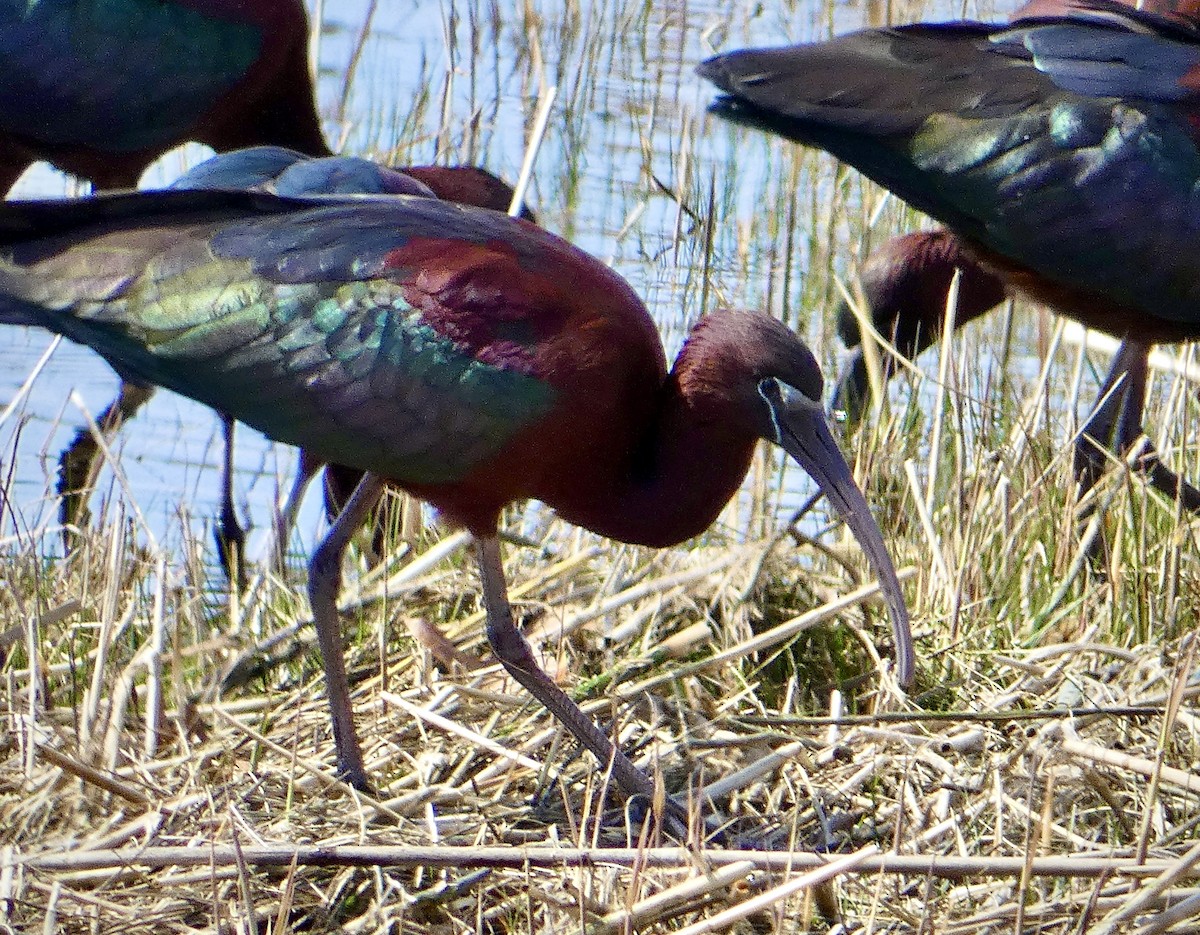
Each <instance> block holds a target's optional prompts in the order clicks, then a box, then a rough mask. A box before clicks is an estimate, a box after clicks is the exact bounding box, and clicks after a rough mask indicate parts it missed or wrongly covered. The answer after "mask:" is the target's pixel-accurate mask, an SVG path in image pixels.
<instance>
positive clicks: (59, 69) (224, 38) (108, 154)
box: [0, 0, 329, 571]
mask: <svg viewBox="0 0 1200 935" xmlns="http://www.w3.org/2000/svg"><path fill="white" fill-rule="evenodd" d="M308 37H309V26H308V14H307V12H306V10H305V7H304V3H303V2H302V0H258V2H255V3H240V2H231V0H117V2H113V3H94V2H89V0H38V2H36V3H5V4H2V5H0V191H7V190H8V189H9V188H11V187H12V185H13V183H14V182H15V181H16V180H17V178H18V177H19V176H20V175H21V173H23V172H24V171H25V169H27V168H28V167H29V166H30V165H31V164H32V163H34V162H36V161H38V160H45V161H47V162H50V163H51V164H53V165H54V166H55V167H57V168H58V169H61V170H62V171H63V172H67V173H70V174H71V175H75V176H77V177H79V178H81V179H86V180H88V181H90V182H92V184H93V185H94V186H95V187H97V188H101V189H108V188H134V187H135V186H136V185H137V183H138V179H139V178H140V177H141V175H142V172H143V171H144V170H145V169H146V167H147V166H148V165H149V164H150V163H151V162H153V161H154V160H155V159H157V158H158V157H159V156H161V155H162V154H163V153H165V152H166V151H167V150H170V149H173V148H175V147H176V146H179V145H181V144H182V143H186V142H188V141H195V142H199V143H206V144H207V145H209V146H211V147H213V148H214V149H216V150H219V151H220V150H228V149H239V148H242V147H248V146H258V145H262V144H274V145H277V146H286V147H290V148H292V149H295V150H299V151H300V152H303V153H305V154H308V155H312V156H322V155H328V154H329V148H328V146H326V144H325V138H324V136H323V135H322V134H321V123H320V119H319V118H318V115H317V109H316V102H315V99H314V93H313V82H312V77H311V74H310V69H309V64H308ZM152 392H153V391H152V390H151V389H150V388H149V387H147V386H139V385H137V384H136V383H122V385H121V389H120V391H119V393H118V395H117V398H116V399H115V400H114V401H113V402H112V403H111V404H110V405H109V406H108V407H107V408H106V409H105V410H104V412H103V413H102V414H101V416H100V418H99V419H98V420H97V421H98V424H99V427H100V430H101V432H102V433H103V434H104V435H105V436H107V437H112V436H113V435H114V434H115V433H116V431H117V430H118V429H119V428H120V426H121V424H122V423H123V422H124V421H125V420H126V419H128V418H130V417H131V416H132V415H133V414H134V413H135V412H136V411H137V409H138V408H139V407H140V406H142V405H143V404H144V403H145V402H146V401H147V400H148V399H149V398H150V395H151V393H152ZM232 433H233V425H232V423H230V422H228V421H227V422H226V423H225V466H226V474H225V477H224V492H225V493H224V500H223V504H222V508H221V519H220V524H219V526H218V529H217V531H216V532H217V545H218V549H219V552H220V555H221V557H222V562H223V563H224V564H225V566H226V570H227V571H228V570H229V567H230V564H229V563H230V560H231V559H232V560H233V561H234V562H236V563H237V566H238V568H239V569H240V568H241V561H240V560H241V550H242V543H243V540H244V533H243V530H242V528H241V526H240V524H239V523H238V521H237V516H236V514H235V512H234V510H233V498H232V490H231V487H230V485H231V482H232V479H231V477H230V476H229V473H228V472H229V470H230V469H231V464H230V461H231V452H230V445H231V443H232ZM98 455H99V451H98V449H97V446H96V442H95V440H94V439H93V438H92V436H91V434H90V433H89V432H88V431H87V430H86V429H82V430H80V432H79V433H78V434H77V435H76V437H75V439H74V440H73V441H72V443H71V444H70V445H69V446H68V447H67V449H66V450H65V451H64V452H63V455H62V457H61V459H60V471H59V485H58V492H59V494H60V496H61V504H60V517H61V519H62V523H63V536H64V541H65V543H66V545H67V546H68V548H69V547H70V545H71V541H72V532H71V531H72V530H73V529H75V528H77V527H78V525H80V524H82V523H86V521H87V507H86V491H88V490H89V489H90V488H91V487H92V485H93V484H94V482H95V475H96V470H97V468H98Z"/></svg>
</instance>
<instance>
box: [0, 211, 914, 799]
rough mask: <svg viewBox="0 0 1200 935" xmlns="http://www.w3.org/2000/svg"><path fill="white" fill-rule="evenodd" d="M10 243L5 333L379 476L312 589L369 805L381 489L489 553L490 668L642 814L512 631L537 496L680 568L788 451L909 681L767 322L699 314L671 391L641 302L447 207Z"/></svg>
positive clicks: (291, 216)
mask: <svg viewBox="0 0 1200 935" xmlns="http://www.w3.org/2000/svg"><path fill="white" fill-rule="evenodd" d="M0 245H2V246H3V253H4V258H3V260H0V323H8V324H33V325H40V326H42V327H45V328H48V329H50V330H52V331H56V332H58V333H60V334H63V335H65V336H66V337H68V338H70V339H71V340H74V341H76V342H79V343H82V344H85V345H87V346H89V347H92V348H93V349H95V350H96V351H98V352H99V353H100V354H102V355H103V356H104V357H105V358H106V359H107V360H108V361H109V362H110V363H111V364H112V365H113V366H114V367H116V368H117V369H118V371H120V372H121V373H122V374H124V375H126V376H127V377H136V378H137V379H138V380H140V381H141V382H144V383H154V384H156V385H160V386H166V387H169V388H170V389H173V390H175V391H176V392H179V393H182V394H184V395H187V396H190V397H192V398H194V399H196V400H198V401H200V402H202V403H204V404H206V405H209V406H212V407H213V408H215V409H217V410H219V411H221V412H224V413H227V414H228V415H229V416H231V417H233V418H235V419H237V420H239V421H241V422H245V423H246V424H248V425H250V426H252V427H254V428H256V429H258V430H259V431H261V432H263V433H264V434H265V435H267V436H268V437H270V438H273V439H276V440H278V441H282V442H285V443H288V444H292V445H297V446H300V447H302V448H303V449H304V450H305V451H307V452H308V453H309V454H310V455H311V456H313V457H316V458H319V459H321V460H323V461H327V462H332V463H335V464H344V465H348V466H352V467H354V468H357V469H359V470H363V471H368V472H370V473H368V474H367V475H366V476H365V477H364V479H363V481H362V482H361V483H360V484H359V486H358V487H357V489H356V490H355V492H354V494H353V496H351V498H350V501H349V503H348V504H347V506H346V509H345V510H344V511H343V512H342V514H341V515H340V516H339V518H338V520H337V521H336V522H335V523H334V525H333V528H332V529H331V530H330V532H329V535H328V537H327V538H326V539H325V541H324V542H323V543H322V544H321V545H320V546H319V547H318V548H317V549H316V551H315V553H314V554H313V557H312V561H311V564H310V569H309V597H310V601H311V604H312V608H313V616H314V620H315V624H316V629H317V636H318V642H319V645H320V649H321V653H322V656H323V658H324V664H325V676H326V688H327V691H328V695H329V703H330V708H331V711H332V717H333V733H334V739H335V741H336V745H337V750H338V768H339V771H340V772H341V774H342V775H343V776H345V777H346V778H347V779H348V780H349V781H351V782H353V783H355V784H356V785H359V786H365V785H366V784H367V772H366V769H365V766H364V762H363V757H362V752H361V748H360V746H359V742H358V739H357V735H356V733H355V730H354V722H353V715H352V711H351V705H350V695H349V688H348V685H347V680H346V673H345V667H344V663H343V655H342V646H341V640H340V637H339V630H338V621H337V610H336V605H335V598H336V592H337V589H338V587H339V581H340V574H341V564H342V561H341V560H342V553H343V550H344V548H345V545H346V542H347V540H348V538H349V536H350V534H351V533H352V532H353V531H354V530H355V529H357V528H358V526H359V524H360V523H361V521H362V519H363V517H364V515H365V514H366V512H367V511H368V510H370V508H371V507H372V505H373V504H374V503H375V502H376V500H377V498H378V496H379V494H380V492H381V490H382V488H383V486H384V484H385V483H388V482H390V483H394V484H397V485H399V486H401V487H403V488H404V489H405V490H407V491H408V492H409V493H411V494H413V495H414V496H417V497H420V498H421V499H423V500H425V501H426V502H428V503H430V504H431V505H433V506H434V507H435V508H436V509H437V510H438V511H439V512H440V513H441V514H442V516H443V517H444V518H445V519H446V520H447V521H448V522H450V523H452V524H455V525H458V526H461V527H465V528H466V529H467V530H469V531H470V532H471V533H472V534H473V535H474V537H475V541H476V550H477V558H478V565H479V572H480V577H481V580H482V591H483V602H484V606H485V609H486V612H487V634H488V639H489V642H490V643H491V646H492V648H493V650H494V651H495V653H496V655H497V657H498V658H499V659H500V661H501V662H502V663H503V665H504V667H505V669H506V670H507V671H508V672H509V674H510V675H512V677H513V678H515V679H516V680H517V681H518V682H519V683H520V684H521V685H523V686H525V687H526V688H527V689H528V690H529V691H530V692H531V693H532V694H533V695H534V696H535V697H537V698H538V699H539V700H540V701H541V702H542V703H543V704H544V705H546V707H547V708H549V709H550V711H551V712H552V713H553V714H554V716H555V717H557V718H558V719H559V720H560V721H561V722H562V723H563V724H564V726H566V727H567V728H568V729H569V730H570V731H571V732H572V733H573V734H574V735H575V736H576V737H577V738H579V740H580V741H581V742H582V743H583V745H584V746H585V747H587V748H588V749H589V750H590V751H591V752H592V753H594V754H595V755H596V756H597V757H598V759H599V760H600V761H601V763H605V764H607V763H612V764H613V774H614V777H615V778H616V780H617V782H618V783H619V785H620V786H621V788H622V789H624V790H625V791H626V792H627V793H636V794H648V793H650V792H651V791H652V789H653V783H652V782H651V781H650V779H649V778H648V777H647V776H646V775H644V774H643V773H642V772H641V771H640V770H638V769H637V768H636V767H635V766H634V765H633V764H632V763H631V762H630V761H629V760H628V759H627V758H626V757H625V756H624V755H622V754H621V753H620V752H619V751H616V750H614V748H613V746H612V745H611V744H610V742H609V740H608V738H607V737H606V736H605V734H604V732H603V731H601V730H600V729H598V728H597V727H596V726H595V725H594V724H593V723H592V722H591V720H590V719H588V718H587V717H586V715H584V714H583V713H582V712H581V711H580V709H579V708H578V706H576V705H575V703H574V702H572V701H571V700H570V699H568V698H567V696H566V695H565V694H563V692H562V691H561V690H560V689H559V688H558V687H557V686H556V685H555V684H554V682H553V681H552V680H551V679H550V678H549V677H548V676H547V675H546V674H545V673H544V672H542V670H541V668H540V667H539V666H538V664H537V661H536V659H535V657H534V655H533V653H532V651H531V650H530V648H529V645H528V644H527V643H526V642H525V639H524V638H523V637H522V636H521V634H520V632H519V631H518V630H517V628H516V626H515V625H514V622H513V618H512V613H511V610H510V608H509V604H508V599H507V593H506V587H505V582H504V575H503V571H502V568H501V560H500V558H501V557H500V545H499V541H498V539H497V535H496V531H497V523H498V520H499V516H500V512H501V510H502V509H503V508H504V507H505V506H506V505H507V504H510V503H513V502H515V501H523V500H526V499H529V498H536V499H538V500H541V501H543V502H544V503H546V504H547V505H549V506H550V507H552V508H554V509H555V510H557V512H558V513H559V515H560V516H562V517H563V518H565V519H567V520H569V521H571V522H574V523H576V524H578V525H580V526H583V527H585V528H587V529H590V530H593V531H595V532H597V533H599V534H601V535H604V536H608V537H610V538H613V539H618V540H621V541H624V542H630V543H637V544H643V545H649V546H669V545H673V544H675V543H678V542H681V541H683V540H685V539H687V538H688V537H690V536H695V535H697V534H699V533H701V532H702V531H703V530H704V529H706V528H707V527H708V525H709V524H710V523H711V522H712V521H713V519H714V518H715V517H716V516H717V514H718V513H719V512H720V510H721V509H722V508H723V507H724V505H725V503H726V502H727V501H728V500H729V498H730V496H731V495H732V494H733V493H734V492H735V491H736V489H737V488H738V486H739V484H740V483H741V481H742V480H743V478H744V477H745V474H746V471H747V469H748V466H749V464H750V459H751V455H752V453H753V450H754V447H755V444H756V443H757V441H758V439H759V438H766V439H768V440H770V441H773V442H775V443H776V444H778V445H780V446H781V447H783V449H784V450H785V451H786V452H787V453H788V454H790V455H791V456H792V457H793V458H794V459H795V460H796V461H797V462H799V463H800V464H801V465H802V466H803V467H804V468H805V469H806V470H807V471H808V472H809V473H810V474H811V475H812V476H813V477H814V478H815V479H816V480H817V482H818V483H819V484H820V485H821V487H822V489H823V490H824V491H825V492H826V494H827V496H829V498H830V500H831V502H832V503H833V505H834V507H835V508H836V510H837V511H838V512H839V513H840V514H841V516H842V517H843V519H844V520H845V521H846V522H847V524H848V525H849V526H850V528H851V529H852V531H853V532H854V534H855V535H856V537H857V538H858V540H859V542H860V543H861V544H862V547H863V549H864V551H865V552H866V553H867V557H868V559H869V560H870V562H871V564H872V566H873V568H874V570H875V573H876V574H877V575H878V577H879V579H880V581H881V583H882V586H883V589H884V592H885V595H886V599H887V602H888V606H889V610H890V615H891V620H892V625H893V628H894V632H895V637H894V638H895V649H896V655H897V675H898V678H899V680H900V681H901V682H902V683H908V682H909V681H910V679H911V678H912V673H913V666H914V662H913V649H912V642H911V636H910V633H909V629H908V616H907V611H906V609H905V606H904V601H903V597H902V595H901V592H900V586H899V583H898V581H897V579H896V575H895V571H894V569H893V567H892V563H891V560H890V559H889V557H888V554H887V552H886V550H885V548H884V544H883V540H882V538H881V536H880V533H879V529H878V527H877V526H876V525H875V522H874V519H873V518H872V516H871V513H870V511H869V509H868V507H867V503H866V501H865V500H864V498H863V496H862V494H861V492H860V491H859V490H858V488H857V487H856V486H855V484H854V481H853V477H852V475H851V473H850V470H849V468H848V466H847V465H846V462H845V460H844V459H843V458H842V456H841V454H840V452H839V451H838V449H837V445H836V443H835V442H834V440H833V437H832V435H831V434H830V431H829V428H828V426H827V424H826V421H825V417H824V414H823V411H822V406H821V394H822V380H821V374H820V371H819V370H818V367H817V364H816V361H815V360H814V359H813V356H812V354H811V353H809V351H808V349H807V348H806V347H805V346H804V344H803V343H802V342H800V341H799V340H798V339H797V338H796V337H795V335H794V334H793V333H792V332H791V331H790V330H789V329H788V328H786V327H785V326H784V325H782V324H781V323H780V322H778V321H776V320H775V319H772V318H770V317H769V316H766V315H763V314H757V313H750V312H735V311H724V312H719V313H713V314H711V315H708V316H705V317H704V318H702V319H701V320H700V321H699V323H698V324H697V325H696V326H695V328H694V329H693V330H692V332H691V334H690V336H689V338H688V341H687V343H686V345H685V346H684V349H683V350H682V351H681V352H680V354H679V357H678V359H677V360H676V362H675V365H674V368H673V369H672V370H671V371H670V373H668V372H667V368H666V360H665V357H664V354H663V348H662V343H661V341H660V339H659V337H658V334H657V332H656V331H655V329H654V325H653V323H652V321H651V319H650V316H649V314H648V313H647V311H646V308H645V306H644V305H643V304H642V303H641V301H640V300H639V299H638V298H637V296H636V295H635V294H634V293H633V291H632V290H631V289H630V287H629V286H628V284H627V283H625V281H624V280H622V279H621V278H620V277H619V276H617V275H616V274H615V273H614V272H612V271H611V270H610V269H609V268H608V267H606V266H604V265H603V264H602V263H600V262H598V261H597V260H595V259H593V258H592V257H590V256H588V255H587V254H585V253H583V252H582V251H580V250H578V249H576V248H574V247H572V246H571V245H570V244H568V243H567V242H565V241H563V240H561V239H560V238H558V237H555V236H554V235H552V234H550V233H548V232H546V231H544V230H542V229H541V228H539V227H537V226H535V225H533V224H530V223H528V222H526V221H523V220H519V219H514V218H509V217H507V216H506V215H503V214H500V213H497V212H494V211H488V210H483V209H477V208H467V207H462V206H458V205H452V204H449V203H447V202H443V201H438V200H434V199H430V198H417V197H406V196H386V197H373V196H357V197H352V196H348V197H338V196H312V197H295V198H285V197H279V196H274V195H270V194H265V193H257V192H245V191H240V192H214V191H174V192H156V193H126V194H118V195H111V196H99V197H96V198H91V199H86V200H83V201H78V202H25V203H20V202H11V203H9V204H6V205H3V206H0ZM101 258H103V262H101Z"/></svg>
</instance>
